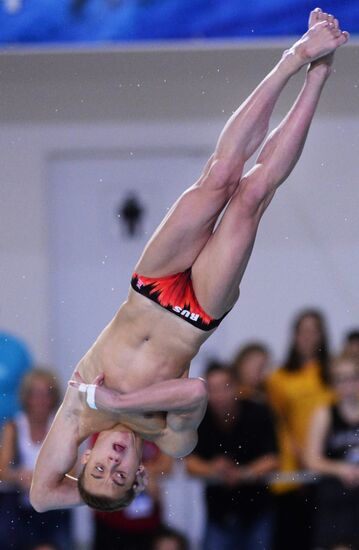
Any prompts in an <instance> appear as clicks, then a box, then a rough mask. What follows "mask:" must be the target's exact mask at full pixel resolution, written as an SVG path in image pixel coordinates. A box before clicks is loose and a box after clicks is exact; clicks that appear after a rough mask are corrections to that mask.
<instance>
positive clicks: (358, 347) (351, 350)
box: [343, 328, 359, 357]
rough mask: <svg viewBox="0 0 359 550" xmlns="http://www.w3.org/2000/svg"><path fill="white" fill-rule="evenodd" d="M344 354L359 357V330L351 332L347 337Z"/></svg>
mask: <svg viewBox="0 0 359 550" xmlns="http://www.w3.org/2000/svg"><path fill="white" fill-rule="evenodd" d="M343 353H348V354H351V355H356V357H359V328H358V329H355V330H351V331H350V332H348V333H347V334H346V336H345V340H344V349H343Z"/></svg>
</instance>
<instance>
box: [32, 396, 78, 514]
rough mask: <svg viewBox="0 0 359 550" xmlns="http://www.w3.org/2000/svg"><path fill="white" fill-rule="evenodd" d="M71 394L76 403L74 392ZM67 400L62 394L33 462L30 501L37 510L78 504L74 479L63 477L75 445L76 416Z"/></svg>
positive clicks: (74, 454) (72, 460)
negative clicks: (62, 397) (61, 401)
mask: <svg viewBox="0 0 359 550" xmlns="http://www.w3.org/2000/svg"><path fill="white" fill-rule="evenodd" d="M70 392H71V393H74V392H73V390H71V389H69V390H68V393H70ZM74 397H76V399H77V401H78V402H79V400H78V396H77V394H76V395H75V396H74ZM68 401H69V400H68V399H66V397H65V400H64V403H63V404H62V405H61V407H60V409H59V410H58V412H57V415H56V417H55V419H54V421H53V423H52V426H51V428H50V430H49V432H48V434H47V436H46V438H45V441H44V443H43V444H42V447H41V450H40V453H39V456H38V458H37V461H36V466H35V470H34V475H33V479H32V484H31V489H30V502H31V504H32V506H33V507H34V508H35V510H36V511H37V512H46V511H47V510H54V509H58V508H70V507H72V506H78V505H80V504H82V500H81V497H80V493H79V491H78V488H77V483H76V480H75V479H74V478H71V476H70V477H68V476H67V474H68V472H70V471H71V469H72V468H73V467H74V465H75V463H76V460H77V449H78V445H79V440H78V420H77V418H78V416H76V415H74V414H72V412H71V410H70V407H69V406H68ZM79 405H80V406H81V403H80V402H79Z"/></svg>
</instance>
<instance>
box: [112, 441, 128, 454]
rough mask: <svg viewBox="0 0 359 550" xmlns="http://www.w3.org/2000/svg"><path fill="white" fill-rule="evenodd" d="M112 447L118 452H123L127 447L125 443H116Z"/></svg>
mask: <svg viewBox="0 0 359 550" xmlns="http://www.w3.org/2000/svg"><path fill="white" fill-rule="evenodd" d="M112 448H113V450H114V451H115V452H116V453H122V452H123V451H124V450H125V449H126V447H125V446H124V445H120V444H119V443H114V444H113V445H112Z"/></svg>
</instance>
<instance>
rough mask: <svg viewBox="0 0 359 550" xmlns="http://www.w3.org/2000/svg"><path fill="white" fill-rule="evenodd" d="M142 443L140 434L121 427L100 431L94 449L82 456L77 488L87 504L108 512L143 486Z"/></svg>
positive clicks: (127, 499)
mask: <svg viewBox="0 0 359 550" xmlns="http://www.w3.org/2000/svg"><path fill="white" fill-rule="evenodd" d="M142 445H143V441H142V439H141V437H140V436H139V435H137V434H136V433H135V432H132V431H131V430H128V429H126V428H123V427H121V428H119V427H118V426H116V428H115V429H112V430H105V431H103V432H100V434H99V436H98V437H97V439H96V442H95V444H94V446H93V448H92V449H91V450H87V451H85V453H84V454H83V456H82V458H81V462H82V464H83V465H84V467H83V470H82V472H81V474H80V476H79V479H78V488H79V492H80V495H81V497H82V499H83V501H84V502H85V503H86V504H87V505H88V506H90V507H91V508H95V509H97V510H102V511H107V512H111V511H115V510H120V509H121V508H124V507H125V506H128V504H130V503H131V502H132V500H133V499H134V498H135V496H136V494H138V493H139V492H141V491H142V490H143V489H144V483H145V469H144V467H143V465H142V464H141V458H142Z"/></svg>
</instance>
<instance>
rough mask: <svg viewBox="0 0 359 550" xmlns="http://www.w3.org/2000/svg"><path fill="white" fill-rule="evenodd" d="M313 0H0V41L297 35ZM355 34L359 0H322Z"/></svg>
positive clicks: (30, 41)
mask: <svg viewBox="0 0 359 550" xmlns="http://www.w3.org/2000/svg"><path fill="white" fill-rule="evenodd" d="M314 2H315V0H311V1H307V0H0V43H1V44H3V45H4V44H12V43H19V42H21V43H39V42H103V41H116V40H121V41H133V40H181V39H196V38H197V39H198V38H199V39H202V38H237V37H238V38H241V37H246V38H248V37H253V38H259V37H269V36H282V35H298V34H301V33H302V32H303V29H304V28H305V26H306V22H307V18H308V13H309V11H310V10H311V9H313V8H314V7H316V4H314ZM320 7H321V8H322V9H323V10H325V11H328V12H330V13H334V14H335V15H336V16H337V17H338V18H339V19H340V22H341V26H342V28H343V29H345V30H348V31H350V32H352V33H359V0H323V1H322V2H320Z"/></svg>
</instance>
